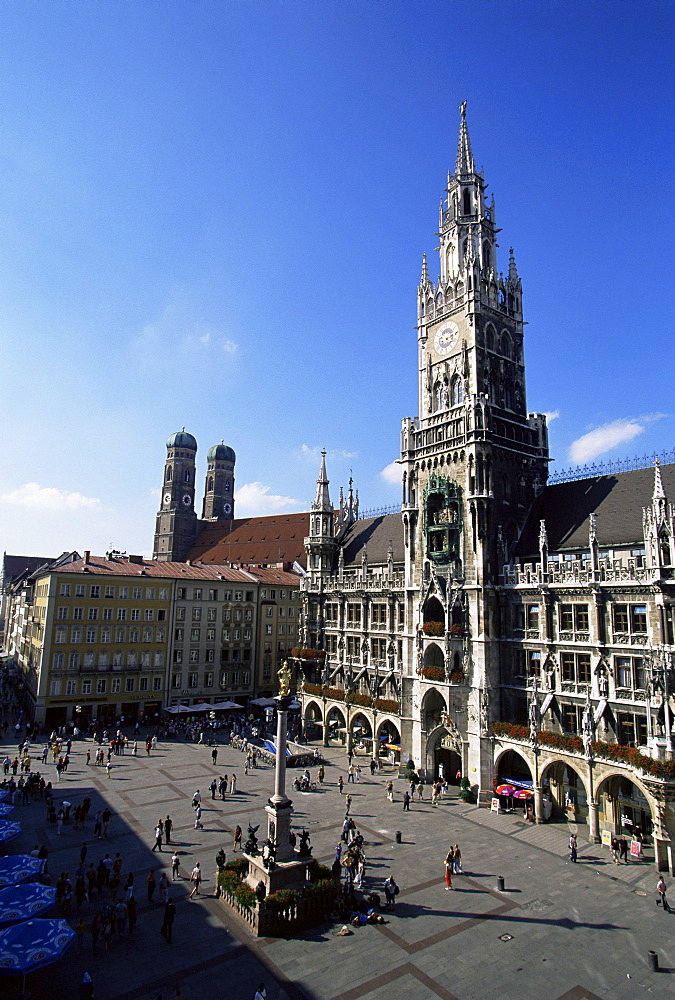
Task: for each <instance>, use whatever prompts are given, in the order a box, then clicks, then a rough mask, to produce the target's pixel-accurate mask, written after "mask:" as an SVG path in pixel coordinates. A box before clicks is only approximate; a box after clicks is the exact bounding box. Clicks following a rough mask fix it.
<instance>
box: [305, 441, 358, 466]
mask: <svg viewBox="0 0 675 1000" xmlns="http://www.w3.org/2000/svg"><path fill="white" fill-rule="evenodd" d="M322 451H323V448H320V447H318V446H314V447H313V448H310V446H309V445H308V444H301V445H300V454H301V455H302V457H303V458H306V459H309V460H311V461H312V462H316V463H317V464H318V463H319V462H320V461H321V452H322ZM357 455H358V451H346V450H344V449H340V448H333V449H330V450H327V451H326V460H327V461H330V460H331V459H335V460H336V461H340V460H343V459H350V458H356V456H357Z"/></svg>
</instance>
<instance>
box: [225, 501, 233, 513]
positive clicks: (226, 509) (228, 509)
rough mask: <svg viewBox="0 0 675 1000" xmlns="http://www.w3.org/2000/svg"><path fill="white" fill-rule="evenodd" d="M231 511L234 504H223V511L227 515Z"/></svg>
mask: <svg viewBox="0 0 675 1000" xmlns="http://www.w3.org/2000/svg"><path fill="white" fill-rule="evenodd" d="M231 510H232V504H231V503H224V504H223V511H224V512H225V513H226V514H229V513H230V511H231Z"/></svg>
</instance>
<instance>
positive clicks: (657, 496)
mask: <svg viewBox="0 0 675 1000" xmlns="http://www.w3.org/2000/svg"><path fill="white" fill-rule="evenodd" d="M665 499H666V491H665V490H664V488H663V483H662V482H661V466H660V464H659V460H658V458H655V459H654V496H653V497H652V500H665Z"/></svg>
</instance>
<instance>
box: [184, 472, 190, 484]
mask: <svg viewBox="0 0 675 1000" xmlns="http://www.w3.org/2000/svg"><path fill="white" fill-rule="evenodd" d="M183 478H184V480H185V482H186V483H189V482H190V470H189V469H186V470H185V475H184V477H183Z"/></svg>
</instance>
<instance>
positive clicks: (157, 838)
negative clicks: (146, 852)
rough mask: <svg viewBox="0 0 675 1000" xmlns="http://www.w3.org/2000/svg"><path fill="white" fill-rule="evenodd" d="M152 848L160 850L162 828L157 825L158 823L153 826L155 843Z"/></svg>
mask: <svg viewBox="0 0 675 1000" xmlns="http://www.w3.org/2000/svg"><path fill="white" fill-rule="evenodd" d="M152 849H153V851H160V852H161V850H162V828H161V826H160V825H159V823H158V824H157V826H156V827H155V843H154V845H153V848H152Z"/></svg>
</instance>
